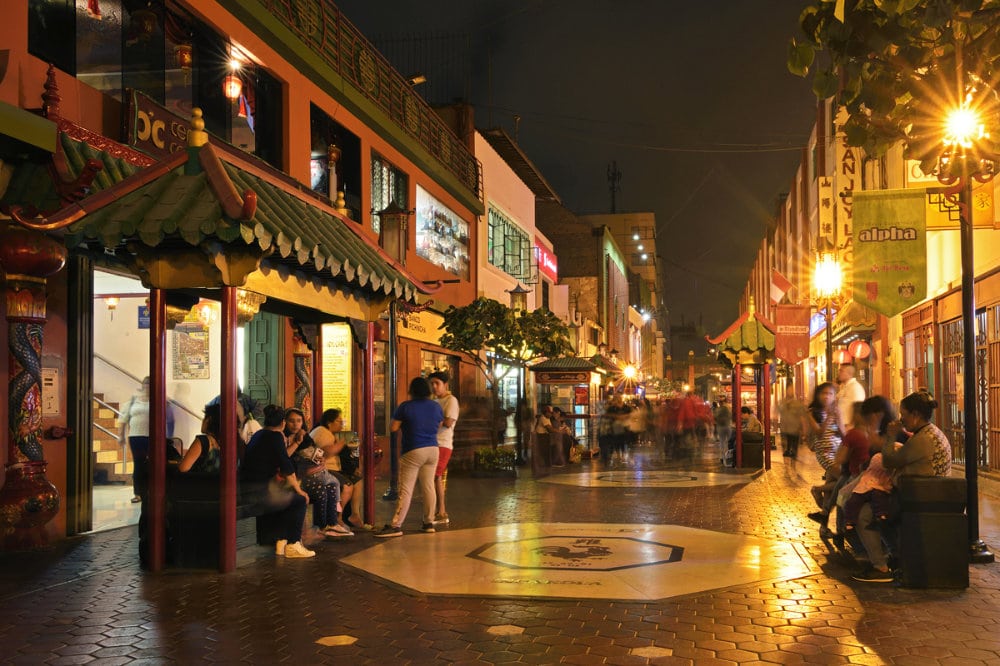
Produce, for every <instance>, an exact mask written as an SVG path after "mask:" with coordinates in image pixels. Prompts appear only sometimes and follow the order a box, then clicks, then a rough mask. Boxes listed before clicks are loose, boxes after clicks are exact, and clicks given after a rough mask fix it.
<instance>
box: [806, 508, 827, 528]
mask: <svg viewBox="0 0 1000 666" xmlns="http://www.w3.org/2000/svg"><path fill="white" fill-rule="evenodd" d="M806 517H807V518H809V520H815V521H816V522H817V523H819V524H820V525H826V521H827V520H829V519H830V514H828V513H823V512H822V511H813V512H812V513H807V514H806Z"/></svg>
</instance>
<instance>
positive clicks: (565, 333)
mask: <svg viewBox="0 0 1000 666" xmlns="http://www.w3.org/2000/svg"><path fill="white" fill-rule="evenodd" d="M442 327H443V328H444V330H445V332H444V334H443V335H442V336H441V345H442V346H443V347H447V348H448V349H454V350H456V351H460V352H465V353H466V354H468V355H469V356H470V357H472V359H473V360H474V362H475V363H476V365H477V366H478V367H479V369H480V370H481V371H482V372H483V374H484V375H486V378H487V379H488V380H489V381H490V382H491V383H495V382H496V380H497V379H498V378H497V377H496V359H497V357H500V358H506V359H512V360H520V361H522V362H524V363H530V362H531V361H533V360H535V359H538V358H543V357H544V358H556V357H559V356H565V355H567V354H570V353H572V352H573V345H572V344H571V343H570V339H569V330H568V329H567V328H566V325H565V324H563V322H562V320H560V319H559V318H558V317H556V316H555V315H554V314H552V313H551V312H549V311H548V310H546V309H539V310H535V311H533V312H523V313H518V312H516V311H515V310H512V309H510V308H509V307H507V306H506V305H503V304H502V303H500V302H499V301H495V300H493V299H491V298H484V297H479V298H477V299H476V300H474V301H473V302H472V303H470V304H468V305H466V306H463V307H460V308H458V307H455V306H450V307H449V308H448V309H447V310H446V311H445V313H444V324H443V325H442ZM487 350H490V351H492V352H493V355H491V356H487V355H486V353H485V352H486V351H487Z"/></svg>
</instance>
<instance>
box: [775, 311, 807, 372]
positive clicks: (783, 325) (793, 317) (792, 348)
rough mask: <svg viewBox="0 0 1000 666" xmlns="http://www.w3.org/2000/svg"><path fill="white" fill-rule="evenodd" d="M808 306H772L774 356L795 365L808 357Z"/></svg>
mask: <svg viewBox="0 0 1000 666" xmlns="http://www.w3.org/2000/svg"><path fill="white" fill-rule="evenodd" d="M809 313H810V307H809V306H808V305H776V306H774V329H775V331H774V355H775V356H777V357H778V358H780V359H781V360H782V361H784V362H785V363H788V364H790V365H795V364H796V363H798V362H800V361H804V360H806V359H807V358H808V357H809Z"/></svg>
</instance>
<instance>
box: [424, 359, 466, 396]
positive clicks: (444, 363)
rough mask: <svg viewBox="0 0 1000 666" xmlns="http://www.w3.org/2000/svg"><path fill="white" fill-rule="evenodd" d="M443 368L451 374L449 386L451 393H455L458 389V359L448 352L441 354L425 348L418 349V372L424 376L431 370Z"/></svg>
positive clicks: (436, 370)
mask: <svg viewBox="0 0 1000 666" xmlns="http://www.w3.org/2000/svg"><path fill="white" fill-rule="evenodd" d="M441 370H444V371H445V372H447V373H448V374H449V375H450V376H451V379H452V381H451V383H450V384H449V387H450V388H451V390H452V393H457V392H458V391H457V389H458V382H457V381H456V380H457V379H458V359H457V358H456V357H454V356H451V355H449V354H441V353H438V352H433V351H429V350H427V349H421V350H420V374H421V375H422V376H424V377H426V376H427V375H429V374H431V373H432V372H439V371H441Z"/></svg>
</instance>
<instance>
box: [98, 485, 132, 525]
mask: <svg viewBox="0 0 1000 666" xmlns="http://www.w3.org/2000/svg"><path fill="white" fill-rule="evenodd" d="M93 497H94V513H93V520H94V523H93V525H94V529H93V531H94V532H101V531H103V530H112V529H116V528H119V527H127V526H129V525H135V524H137V523H138V522H139V508H140V507H139V505H138V504H132V497H133V494H132V486H130V485H128V486H125V485H108V486H94V496H93Z"/></svg>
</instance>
